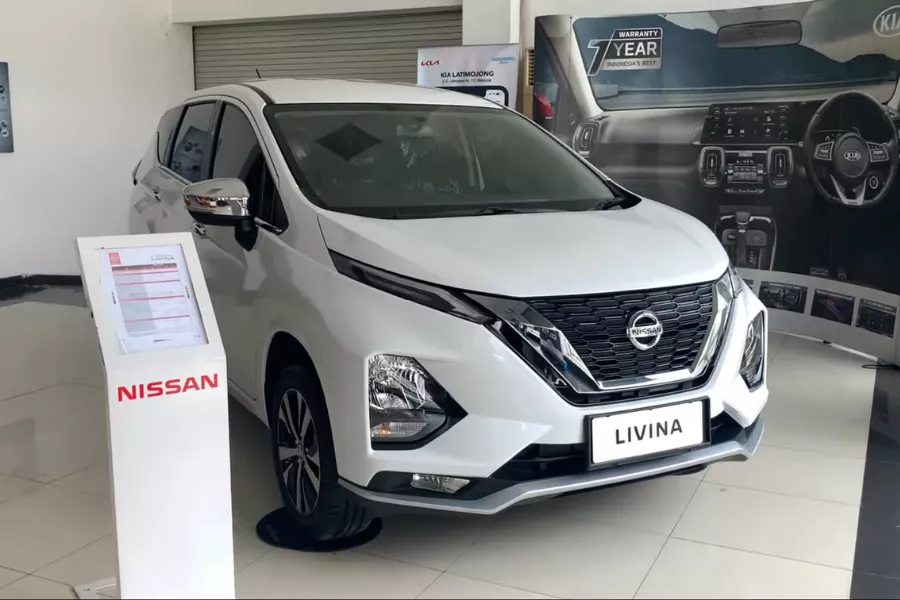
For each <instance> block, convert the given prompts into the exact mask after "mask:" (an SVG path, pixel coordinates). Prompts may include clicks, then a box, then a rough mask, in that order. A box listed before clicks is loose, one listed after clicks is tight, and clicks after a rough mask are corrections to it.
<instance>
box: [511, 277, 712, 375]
mask: <svg viewBox="0 0 900 600" xmlns="http://www.w3.org/2000/svg"><path fill="white" fill-rule="evenodd" d="M713 285H714V284H712V283H704V284H700V285H691V286H684V287H677V288H667V289H657V290H648V291H642V292H622V293H613V294H598V295H591V296H566V297H549V298H531V299H529V300H528V301H527V302H528V304H530V305H531V306H532V308H534V309H535V310H537V311H538V312H539V313H541V315H543V317H544V318H545V319H547V320H548V321H550V322H551V323H552V324H553V325H554V326H555V327H557V328H558V329H559V330H560V331H562V332H563V334H565V336H566V337H567V338H568V340H569V343H571V344H572V347H573V348H574V349H575V351H576V352H578V354H579V356H581V359H582V360H583V361H584V363H585V366H587V368H588V370H589V371H590V372H591V375H593V376H594V378H595V379H597V380H598V381H615V380H617V379H627V378H630V377H640V376H647V375H657V374H660V373H667V372H670V371H677V370H680V369H687V368H690V366H691V364H692V363H693V362H694V360H695V359H696V358H697V354H698V352H699V351H700V347H701V346H702V345H703V340H704V339H705V338H706V334H707V332H708V331H709V325H710V321H711V318H712V314H713V310H714V306H713V303H714V300H713ZM639 310H651V311H653V313H654V314H655V315H656V316H657V318H658V319H659V321H660V323H662V326H663V334H662V338H660V341H659V343H658V344H657V345H656V346H655V347H653V348H651V349H650V350H638V349H637V348H635V347H634V346H633V345H632V344H631V342H630V341H629V340H628V336H627V335H626V328H627V326H628V319H629V318H631V316H632V315H633V314H634V313H635V312H637V311H639Z"/></svg>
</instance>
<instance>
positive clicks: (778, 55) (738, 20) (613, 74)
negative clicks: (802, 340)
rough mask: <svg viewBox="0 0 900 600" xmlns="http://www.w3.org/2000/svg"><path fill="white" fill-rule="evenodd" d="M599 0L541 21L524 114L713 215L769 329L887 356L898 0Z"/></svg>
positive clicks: (894, 253)
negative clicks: (680, 3) (645, 3)
mask: <svg viewBox="0 0 900 600" xmlns="http://www.w3.org/2000/svg"><path fill="white" fill-rule="evenodd" d="M584 4H585V5H587V6H589V3H584ZM596 7H597V8H596V11H595V12H594V13H593V14H592V13H591V11H590V10H585V11H584V12H583V13H582V14H576V15H548V16H542V17H538V18H537V20H536V22H535V42H534V46H535V50H534V88H533V105H532V118H533V119H534V120H535V121H536V122H537V123H539V124H540V125H542V126H543V127H545V128H546V129H547V130H549V131H550V132H552V133H553V134H554V135H556V136H557V137H559V138H560V139H561V140H563V141H565V142H566V143H567V144H569V145H570V146H571V147H572V148H573V149H575V150H576V151H577V152H578V153H579V154H580V155H581V156H583V157H584V158H585V159H587V160H589V161H590V162H591V163H593V164H594V165H595V166H597V167H598V168H599V169H601V170H602V171H603V172H604V173H605V174H606V175H607V176H609V177H610V178H612V179H613V180H614V181H616V182H617V183H618V184H620V185H622V186H623V187H625V188H626V189H628V190H630V191H631V192H634V193H636V194H638V195H640V196H643V197H645V198H649V199H652V200H656V201H658V202H661V203H664V204H667V205H669V206H672V207H675V208H677V209H679V210H682V211H685V212H687V213H689V214H691V215H693V216H694V217H696V218H697V219H699V220H701V221H703V222H704V223H706V224H707V225H708V226H709V228H710V229H711V231H712V232H713V234H714V235H715V236H716V238H717V239H718V240H719V242H720V243H721V244H722V246H723V248H724V250H725V251H726V253H727V254H728V257H729V258H730V259H731V262H732V264H734V265H735V266H736V267H737V268H738V269H739V270H740V271H741V273H742V275H743V276H744V277H745V279H749V280H753V281H759V282H760V284H759V285H760V287H759V289H758V290H757V293H758V294H759V296H760V298H761V299H762V300H763V302H764V303H765V304H766V305H767V306H768V307H769V308H770V324H771V326H772V327H773V328H774V329H778V328H781V329H784V330H787V331H793V330H796V331H798V332H799V331H802V332H804V334H809V333H810V332H813V333H816V332H818V333H820V334H821V335H822V336H823V337H824V336H827V337H829V338H830V339H829V341H833V342H835V343H841V342H842V341H843V342H847V343H848V344H849V345H851V347H855V348H856V349H858V350H861V351H864V352H869V353H871V354H874V355H875V356H878V357H879V358H884V359H886V360H888V359H889V360H893V359H895V357H896V354H897V350H896V348H895V347H894V346H893V342H885V337H886V336H888V335H890V336H891V339H893V338H895V337H896V336H895V333H896V332H895V331H894V328H895V327H896V317H895V315H896V312H897V309H898V307H900V260H897V258H896V257H898V256H900V184H898V182H897V179H898V175H897V172H898V153H897V149H898V127H900V117H898V115H897V112H896V108H897V103H898V98H900V94H898V91H897V83H898V78H900V5H898V4H897V0H867V1H866V2H857V1H855V0H818V1H815V2H800V3H790V4H781V5H770V6H764V7H753V8H747V9H738V10H727V11H725V10H723V11H704V12H686V13H667V14H641V15H632V16H617V17H604V16H600V15H602V14H603V13H608V12H609V8H608V5H606V4H605V3H603V2H601V0H596ZM859 330H863V331H862V332H860V331H859ZM842 336H845V337H846V339H844V337H842Z"/></svg>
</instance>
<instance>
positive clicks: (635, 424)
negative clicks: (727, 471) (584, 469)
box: [588, 400, 709, 465]
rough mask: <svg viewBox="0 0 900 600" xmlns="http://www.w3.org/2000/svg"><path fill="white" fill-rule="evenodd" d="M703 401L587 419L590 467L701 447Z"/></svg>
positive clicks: (706, 428) (705, 426)
mask: <svg viewBox="0 0 900 600" xmlns="http://www.w3.org/2000/svg"><path fill="white" fill-rule="evenodd" d="M707 414H708V413H707V410H706V401H705V400H691V401H689V402H681V403H678V404H669V405H666V406H660V407H657V408H650V409H644V410H632V411H628V412H623V413H614V414H610V415H602V416H597V417H590V421H589V425H588V433H589V444H590V446H589V447H590V452H591V455H590V462H591V464H592V465H598V464H606V463H614V462H623V461H628V460H630V459H634V458H638V457H643V456H652V455H656V454H666V453H670V452H672V451H674V450H680V449H683V448H690V447H691V446H700V445H703V444H704V443H706V441H707V439H708V437H709V423H708V421H709V418H708V416H707Z"/></svg>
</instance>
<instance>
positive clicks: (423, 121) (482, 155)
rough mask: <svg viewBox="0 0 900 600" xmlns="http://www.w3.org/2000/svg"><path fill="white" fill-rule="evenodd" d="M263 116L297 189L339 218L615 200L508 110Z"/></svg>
mask: <svg viewBox="0 0 900 600" xmlns="http://www.w3.org/2000/svg"><path fill="white" fill-rule="evenodd" d="M267 110H268V115H269V119H270V123H271V124H272V127H273V129H275V131H276V137H277V138H278V140H279V144H280V145H281V149H282V152H283V153H284V155H285V156H286V157H287V159H288V162H289V163H291V166H292V170H293V172H294V174H295V176H296V177H297V180H298V184H299V185H300V186H301V188H302V189H303V190H304V192H305V193H306V194H307V195H308V196H309V197H310V200H312V201H314V202H316V203H318V204H320V205H321V206H322V207H323V208H327V209H330V210H334V211H340V212H348V213H354V214H360V215H365V216H374V217H386V218H417V217H430V216H442V215H447V214H460V215H464V214H470V213H471V214H479V211H482V210H483V209H489V208H503V209H506V208H510V209H512V208H519V209H527V210H588V209H591V208H595V207H596V205H597V204H598V202H601V201H605V200H608V199H610V198H611V197H612V196H613V195H612V192H611V191H610V189H609V188H608V187H607V185H606V184H605V183H604V181H603V179H602V178H601V177H600V176H599V175H597V173H596V172H594V171H593V170H592V169H591V168H590V167H589V166H588V165H586V164H585V163H584V162H583V161H582V160H581V159H579V158H578V157H577V156H575V155H574V154H572V152H571V151H569V150H568V149H567V148H565V147H564V146H562V145H561V144H560V143H559V142H557V141H556V140H555V139H554V138H553V137H552V136H550V135H549V134H547V133H546V132H544V131H543V130H542V129H541V128H540V127H538V126H537V125H535V124H534V123H533V122H531V121H529V120H528V119H526V118H524V117H521V116H520V115H517V114H516V113H513V112H511V111H505V110H500V109H495V108H468V107H455V106H423V105H372V104H362V105H352V104H348V105H294V106H282V105H279V106H275V107H272V108H271V109H267Z"/></svg>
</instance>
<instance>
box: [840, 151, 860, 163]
mask: <svg viewBox="0 0 900 600" xmlns="http://www.w3.org/2000/svg"><path fill="white" fill-rule="evenodd" d="M844 158H846V159H847V160H849V161H850V162H856V161H858V160H859V159H861V158H862V154H860V153H859V150H847V151H846V152H844Z"/></svg>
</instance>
